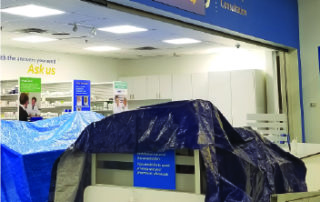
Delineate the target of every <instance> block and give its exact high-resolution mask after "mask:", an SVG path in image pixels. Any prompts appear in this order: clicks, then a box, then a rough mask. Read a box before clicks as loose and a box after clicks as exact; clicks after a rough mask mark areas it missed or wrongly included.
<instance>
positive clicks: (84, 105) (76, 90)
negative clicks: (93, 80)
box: [73, 80, 91, 111]
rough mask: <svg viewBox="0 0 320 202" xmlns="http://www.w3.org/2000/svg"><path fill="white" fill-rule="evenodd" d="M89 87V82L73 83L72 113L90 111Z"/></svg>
mask: <svg viewBox="0 0 320 202" xmlns="http://www.w3.org/2000/svg"><path fill="white" fill-rule="evenodd" d="M90 96H91V85H90V81H89V80H74V81H73V111H90V106H91V103H90Z"/></svg>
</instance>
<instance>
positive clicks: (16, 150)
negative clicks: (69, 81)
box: [1, 112, 103, 202]
mask: <svg viewBox="0 0 320 202" xmlns="http://www.w3.org/2000/svg"><path fill="white" fill-rule="evenodd" d="M102 118H103V116H102V115H101V114H97V113H94V112H74V113H70V114H66V115H63V116H60V117H57V118H51V119H47V120H41V121H37V122H32V123H30V122H21V121H5V120H1V201H2V202H20V201H21V202H31V201H32V202H44V201H48V195H49V187H50V179H51V170H52V166H53V164H54V162H55V160H56V159H57V158H58V157H59V156H60V155H61V154H62V153H63V152H64V151H65V149H67V148H68V147H69V146H70V145H71V144H72V143H74V142H75V140H76V139H77V138H78V136H79V135H80V133H81V131H82V130H83V129H84V128H85V127H86V126H87V125H89V124H90V123H92V122H94V121H99V120H101V119H102Z"/></svg>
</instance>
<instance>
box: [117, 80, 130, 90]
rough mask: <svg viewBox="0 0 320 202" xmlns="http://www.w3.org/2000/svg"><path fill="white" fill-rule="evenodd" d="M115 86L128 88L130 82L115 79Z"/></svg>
mask: <svg viewBox="0 0 320 202" xmlns="http://www.w3.org/2000/svg"><path fill="white" fill-rule="evenodd" d="M114 88H115V89H128V84H127V82H124V81H115V82H114Z"/></svg>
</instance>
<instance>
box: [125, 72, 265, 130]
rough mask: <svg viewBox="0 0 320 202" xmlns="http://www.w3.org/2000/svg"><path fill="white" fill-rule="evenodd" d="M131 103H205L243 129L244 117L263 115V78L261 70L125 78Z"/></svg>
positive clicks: (245, 123)
mask: <svg viewBox="0 0 320 202" xmlns="http://www.w3.org/2000/svg"><path fill="white" fill-rule="evenodd" d="M120 80H122V81H126V82H128V97H129V99H130V100H153V99H172V100H174V101H176V100H190V99H204V100H209V101H211V102H212V103H213V104H214V105H215V106H216V107H217V108H218V109H219V110H220V111H221V112H222V114H223V115H224V116H225V117H226V118H227V120H228V121H229V122H230V123H231V124H233V125H234V126H246V125H247V120H246V117H247V114H254V113H265V109H266V105H265V103H266V94H265V78H264V73H263V71H261V70H239V71H228V72H210V73H194V74H180V75H172V76H171V75H152V76H139V77H124V78H120Z"/></svg>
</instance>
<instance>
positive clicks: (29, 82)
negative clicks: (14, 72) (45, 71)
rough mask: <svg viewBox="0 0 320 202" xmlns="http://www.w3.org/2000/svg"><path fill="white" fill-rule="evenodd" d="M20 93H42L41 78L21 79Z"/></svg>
mask: <svg viewBox="0 0 320 202" xmlns="http://www.w3.org/2000/svg"><path fill="white" fill-rule="evenodd" d="M19 83H20V92H23V93H41V78H30V77H20V82H19Z"/></svg>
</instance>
